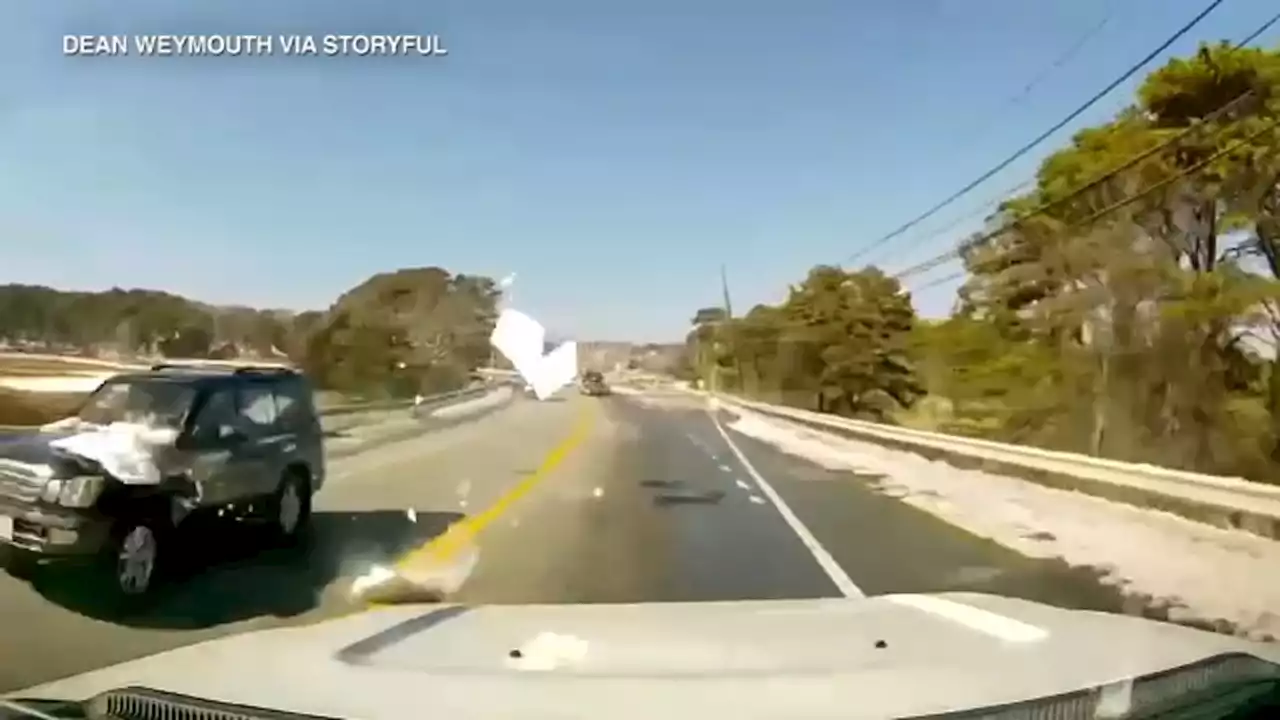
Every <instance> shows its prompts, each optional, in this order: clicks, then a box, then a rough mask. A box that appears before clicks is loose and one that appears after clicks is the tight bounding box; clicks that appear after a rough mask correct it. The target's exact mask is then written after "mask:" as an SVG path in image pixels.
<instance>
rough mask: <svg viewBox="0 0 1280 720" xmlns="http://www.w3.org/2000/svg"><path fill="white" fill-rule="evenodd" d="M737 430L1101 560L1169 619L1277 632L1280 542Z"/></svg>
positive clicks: (932, 465) (1060, 550)
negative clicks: (1160, 607)
mask: <svg viewBox="0 0 1280 720" xmlns="http://www.w3.org/2000/svg"><path fill="white" fill-rule="evenodd" d="M732 412H733V413H734V414H737V415H739V417H738V419H737V420H736V421H734V422H733V423H731V424H728V425H727V426H726V427H728V428H729V429H730V430H733V431H735V432H738V433H741V434H743V435H747V436H749V437H752V438H755V439H757V440H760V441H763V442H766V443H768V444H770V445H773V446H774V447H776V448H778V449H779V450H781V451H783V452H786V453H788V454H790V455H795V456H798V457H802V458H805V459H807V460H809V461H811V462H814V463H816V464H818V465H821V466H823V467H826V468H830V469H835V470H848V471H852V472H858V473H864V474H867V475H872V476H878V477H879V479H878V480H872V481H871V482H872V483H873V484H874V485H875V486H876V487H877V488H878V489H879V490H880V491H881V492H883V493H885V494H887V495H890V496H892V497H894V498H897V499H900V500H901V501H902V502H905V503H907V504H909V505H912V506H914V507H917V508H920V509H921V510H924V511H925V512H928V513H930V514H932V515H935V516H937V517H938V518H940V519H942V520H945V521H946V522H948V523H950V524H953V525H956V526H958V527H961V528H964V529H965V530H967V531H969V532H971V533H973V534H974V535H978V536H981V537H984V538H989V539H991V540H993V541H995V542H998V543H1000V544H1001V545H1004V546H1005V547H1008V548H1010V549H1012V550H1015V551H1017V552H1019V553H1021V554H1023V555H1026V556H1029V557H1036V558H1061V559H1062V560H1063V561H1065V562H1066V563H1068V564H1070V565H1073V566H1079V567H1093V568H1096V569H1098V570H1099V571H1101V572H1102V573H1103V581H1104V582H1106V583H1108V584H1112V585H1115V586H1117V587H1118V588H1119V589H1120V590H1121V591H1122V592H1123V593H1125V594H1126V595H1136V596H1147V597H1149V598H1152V599H1154V601H1155V602H1157V603H1159V604H1167V605H1168V606H1169V617H1170V619H1172V620H1179V621H1188V620H1208V621H1216V620H1225V621H1227V622H1229V623H1231V624H1233V625H1235V626H1236V627H1237V628H1239V630H1240V631H1241V633H1243V634H1248V635H1249V636H1251V637H1255V638H1267V637H1270V638H1280V575H1278V574H1277V573H1275V572H1274V569H1275V568H1276V567H1280V543H1277V542H1274V541H1271V540H1267V539H1265V538H1261V537H1258V536H1256V535H1252V534H1249V533H1246V532H1243V531H1234V530H1223V529H1218V528H1214V527H1212V526H1209V525H1204V524H1201V523H1196V522H1192V521H1190V520H1187V519H1184V518H1181V517H1178V516H1176V515H1172V514H1169V513H1164V512H1159V511H1155V510H1143V509H1140V508H1136V507H1133V506H1130V505H1124V504H1120V503H1113V502H1109V501H1106V500H1103V499H1101V498H1096V497H1092V496H1089V495H1085V494H1083V493H1077V492H1068V491H1063V490H1055V489H1053V488H1048V487H1044V486H1041V485H1036V484H1033V483H1030V482H1026V481H1023V480H1019V479H1017V478H1012V477H1008V476H1004V475H995V474H991V473H986V472H982V471H977V470H962V469H959V468H956V467H953V466H951V465H948V464H947V463H945V462H941V461H934V460H929V459H927V458H924V457H922V456H919V455H915V454H913V453H909V452H904V451H901V450H891V449H889V448H884V447H881V446H879V445H875V444H873V443H869V442H862V441H857V440H849V439H845V438H839V437H834V436H831V435H827V434H825V433H819V432H815V431H811V430H808V429H806V428H804V427H802V426H799V425H797V424H795V423H789V422H786V421H781V420H775V419H773V418H768V417H765V416H763V415H760V414H758V413H753V412H750V411H747V410H739V409H737V408H735V409H734V410H733V411H732Z"/></svg>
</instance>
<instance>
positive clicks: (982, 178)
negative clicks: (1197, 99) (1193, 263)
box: [848, 0, 1224, 262]
mask: <svg viewBox="0 0 1280 720" xmlns="http://www.w3.org/2000/svg"><path fill="white" fill-rule="evenodd" d="M1223 1H1224V0H1213V2H1210V3H1209V5H1208V6H1207V7H1205V8H1204V9H1203V10H1201V11H1200V12H1199V14H1197V15H1196V16H1195V17H1193V18H1192V19H1191V20H1190V21H1189V22H1188V23H1186V24H1185V25H1183V26H1182V27H1181V28H1179V29H1178V31H1177V32H1175V33H1174V34H1173V35H1171V36H1170V37H1169V38H1168V39H1167V40H1165V41H1164V42H1162V43H1160V45H1159V46H1158V47H1156V49H1155V50H1152V51H1151V52H1149V53H1147V55H1146V57H1144V58H1142V60H1140V61H1139V62H1137V63H1135V64H1134V65H1132V66H1130V67H1129V69H1128V70H1126V71H1125V72H1124V73H1123V74H1121V75H1120V77H1118V78H1116V79H1115V80H1113V81H1111V82H1110V83H1109V84H1108V85H1107V86H1106V87H1104V88H1103V89H1102V90H1100V91H1098V92H1097V93H1095V94H1094V95H1093V97H1091V98H1089V99H1088V100H1087V101H1086V102H1085V103H1084V104H1083V105H1081V106H1080V107H1078V108H1076V109H1075V110H1073V111H1072V112H1071V113H1069V114H1068V115H1067V116H1066V117H1064V118H1063V119H1062V120H1059V121H1058V122H1057V123H1055V124H1054V125H1053V126H1052V127H1050V128H1049V129H1048V130H1045V131H1044V132H1042V133H1040V135H1038V136H1037V137H1036V138H1035V139H1034V140H1032V141H1031V142H1029V143H1027V144H1025V145H1023V146H1022V147H1021V148H1019V149H1018V150H1017V151H1016V152H1014V153H1013V154H1012V155H1010V156H1009V157H1007V158H1005V159H1004V160H1003V161H1001V162H1000V163H998V164H996V166H995V167H993V168H991V169H990V170H987V171H986V172H984V173H983V174H981V175H979V176H978V177H977V178H976V179H974V180H972V181H970V182H969V184H967V185H965V186H964V187H962V188H960V189H959V190H957V191H956V192H954V193H952V194H951V195H950V196H949V197H948V198H946V199H945V200H943V201H942V202H940V203H938V204H937V205H934V206H933V207H931V208H929V209H928V210H926V211H925V212H923V213H921V214H920V215H918V216H916V217H915V218H912V219H911V220H910V221H908V222H906V223H904V224H903V225H901V226H900V227H898V228H897V229H896V230H894V231H893V232H891V233H889V234H888V235H884V236H882V237H880V238H878V239H877V240H875V241H874V242H872V243H871V244H869V245H867V246H866V247H865V248H863V249H861V250H858V251H856V252H855V253H854V254H853V255H852V256H850V258H849V260H848V262H853V261H855V260H857V259H858V258H859V257H861V256H862V255H865V254H866V253H867V252H869V251H871V250H873V249H875V248H877V247H879V246H881V245H883V244H885V243H887V242H889V241H890V240H892V239H894V238H896V237H898V236H899V235H901V234H902V233H904V232H906V231H908V230H910V229H911V228H913V227H915V226H916V225H919V224H920V223H921V222H923V221H925V220H927V219H929V218H931V217H933V216H934V215H935V214H937V213H938V211H940V210H942V209H943V208H945V207H947V206H948V205H950V204H951V203H953V202H955V201H956V200H959V199H960V198H961V197H963V196H965V195H967V194H968V193H969V192H970V191H971V190H973V189H974V188H976V187H977V186H979V185H981V184H982V183H984V182H986V181H987V180H989V179H991V177H992V176H994V175H995V174H996V173H998V172H1000V171H1001V170H1004V169H1005V168H1007V167H1009V166H1010V165H1012V164H1013V163H1014V162H1015V161H1017V160H1018V159H1019V158H1021V157H1022V156H1023V155H1026V154H1027V153H1028V152H1031V150H1033V149H1035V147H1036V146H1037V145H1039V144H1040V143H1042V142H1044V141H1045V140H1047V139H1048V138H1049V136H1050V135H1053V134H1054V133H1056V132H1057V131H1059V130H1061V129H1062V128H1064V127H1066V126H1067V124H1069V123H1070V122H1071V121H1073V120H1075V119H1076V118H1078V117H1080V116H1081V115H1083V114H1084V113H1085V111H1087V110H1088V109H1089V108H1091V107H1093V106H1094V104H1096V103H1097V102H1098V101H1099V100H1101V99H1102V98H1104V97H1106V96H1107V95H1108V94H1110V92H1111V91H1112V90H1115V89H1116V88H1117V87H1119V86H1120V85H1121V84H1122V83H1124V82H1125V81H1126V80H1128V79H1129V78H1131V77H1133V76H1134V75H1135V74H1137V72H1138V71H1139V70H1141V69H1142V68H1143V67H1144V66H1145V65H1146V64H1147V63H1149V62H1151V61H1152V60H1154V59H1155V58H1156V56H1158V55H1159V54H1160V53H1162V52H1164V51H1165V50H1167V49H1168V48H1169V46H1170V45H1173V44H1174V43H1175V42H1177V41H1178V40H1179V39H1181V38H1182V36H1183V35H1186V34H1187V33H1188V32H1190V31H1191V29H1192V28H1194V27H1195V26H1196V25H1198V24H1199V23H1200V21H1201V20H1203V19H1204V18H1205V17H1207V16H1208V15H1209V13H1211V12H1213V11H1214V10H1215V9H1217V7H1218V6H1219V5H1221V4H1222V3H1223Z"/></svg>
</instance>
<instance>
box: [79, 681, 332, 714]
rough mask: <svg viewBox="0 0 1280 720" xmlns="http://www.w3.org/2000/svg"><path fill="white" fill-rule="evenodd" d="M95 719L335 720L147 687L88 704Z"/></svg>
mask: <svg viewBox="0 0 1280 720" xmlns="http://www.w3.org/2000/svg"><path fill="white" fill-rule="evenodd" d="M86 706H87V710H88V712H87V713H86V715H87V716H88V717H90V718H93V719H94V720H336V718H328V717H325V716H323V715H301V714H298V713H291V712H282V711H280V710H271V709H269V708H259V707H252V706H249V705H235V704H232V703H222V702H216V701H213V700H205V699H203V698H196V697H190V696H187V695H178V694H176V693H168V692H161V691H158V690H151V689H148V688H124V689H121V690H110V691H108V692H105V693H102V694H101V695H98V696H97V697H94V698H93V699H92V700H90V701H89V702H88V703H86Z"/></svg>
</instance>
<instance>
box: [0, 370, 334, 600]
mask: <svg viewBox="0 0 1280 720" xmlns="http://www.w3.org/2000/svg"><path fill="white" fill-rule="evenodd" d="M323 438H324V433H323V430H322V429H321V426H320V418H319V414H318V412H317V410H316V407H315V403H314V399H313V396H312V387H311V384H310V383H309V382H307V380H306V379H305V378H304V377H303V376H302V375H301V374H299V373H297V372H295V371H293V370H291V369H287V368H279V367H245V366H240V367H236V366H228V365H224V364H218V365H213V366H191V365H180V366H179V365H157V366H154V367H152V368H151V369H150V370H149V371H141V372H128V373H124V374H120V375H116V376H115V377H112V378H110V379H108V380H106V381H105V382H104V383H103V384H102V386H101V387H99V388H98V389H97V390H96V391H94V392H93V393H92V394H91V395H90V396H89V397H88V399H87V401H86V402H85V404H84V406H83V407H82V408H81V409H80V411H79V412H78V413H77V414H76V415H75V416H74V417H71V418H68V419H66V420H63V421H59V422H58V423H55V424H53V425H51V426H46V427H45V428H43V429H42V430H41V431H39V432H35V431H33V432H31V433H30V434H28V435H27V436H25V437H23V438H19V439H15V440H11V441H8V442H4V443H0V554H2V557H3V561H4V566H5V568H6V569H7V570H8V571H9V572H10V574H14V575H17V576H19V577H32V578H34V574H35V573H36V572H37V571H40V570H43V569H44V567H43V566H45V565H49V566H50V567H49V568H48V569H49V570H54V569H55V568H54V567H53V566H55V565H62V564H63V563H55V562H53V561H66V560H76V559H78V560H83V561H88V562H87V563H86V564H87V565H88V566H89V567H91V568H93V569H94V574H96V575H99V576H100V577H99V578H98V579H100V580H103V581H105V583H104V585H105V587H104V588H103V590H104V591H106V592H107V593H109V596H110V599H111V600H112V601H113V602H112V605H113V606H115V609H118V610H132V609H136V608H137V606H138V605H139V604H140V601H143V600H145V599H149V598H150V597H152V595H153V590H154V588H155V587H156V585H157V581H158V580H159V579H160V578H161V577H162V575H163V570H164V569H166V568H168V567H170V566H171V565H172V564H173V561H174V560H181V559H182V555H183V547H184V544H183V543H180V542H178V540H179V537H180V536H181V537H182V539H183V540H186V539H188V537H189V532H188V531H190V530H194V529H195V528H206V527H207V528H210V529H212V528H219V529H221V530H224V531H230V530H231V529H232V528H233V527H243V525H244V524H245V522H244V521H251V524H252V525H257V526H265V528H266V529H267V530H268V531H269V532H268V535H269V536H270V538H271V540H272V542H271V544H289V543H291V542H292V541H293V540H295V539H297V538H299V537H300V536H301V535H302V534H303V532H304V531H305V530H306V528H307V524H308V521H309V520H310V515H311V498H312V495H313V494H314V493H315V492H316V491H318V490H319V489H320V487H321V485H322V484H323V483H324V479H325V466H324V439H323ZM108 468H111V469H108ZM198 518H208V519H209V520H212V521H213V522H210V523H207V524H206V523H203V522H195V521H196V520H197V519H198ZM229 519H233V520H235V521H240V522H232V523H227V522H226V520H229ZM179 531H182V532H181V533H180V532H179ZM219 539H220V538H219V537H214V538H209V540H211V541H212V542H215V543H216V542H217V541H218V540H219ZM188 547H195V545H191V546H188ZM66 564H68V565H69V564H71V563H66ZM178 564H181V563H178ZM68 569H69V568H68ZM86 569H89V568H86Z"/></svg>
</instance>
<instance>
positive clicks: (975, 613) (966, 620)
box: [883, 595, 1049, 643]
mask: <svg viewBox="0 0 1280 720" xmlns="http://www.w3.org/2000/svg"><path fill="white" fill-rule="evenodd" d="M883 597H884V599H885V600H888V601H889V602H892V603H894V604H896V605H902V606H904V607H910V608H915V609H916V610H919V611H921V612H925V613H928V614H930V615H933V616H935V617H940V618H943V619H946V620H950V621H951V622H953V623H956V624H957V625H962V626H964V627H966V628H969V629H970V630H974V631H976V632H980V633H982V634H984V635H990V636H991V637H994V638H997V639H999V640H1004V641H1005V642H1010V643H1030V642H1039V641H1041V640H1044V639H1045V638H1047V637H1049V632H1048V631H1047V630H1045V629H1044V628H1042V627H1038V626H1036V625H1030V624H1028V623H1024V622H1022V621H1021V620H1015V619H1013V618H1011V617H1005V616H1004V615H1001V614H999V613H993V612H991V611H989V610H983V609H982V608H976V607H974V606H972V605H965V604H964V603H958V602H955V601H953V600H945V599H943V598H938V597H931V596H929V595H885V596H883Z"/></svg>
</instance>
